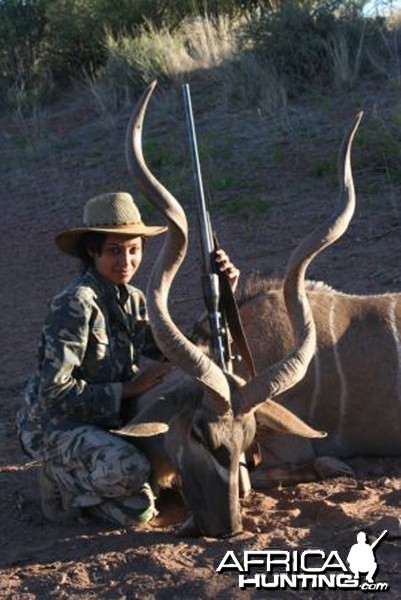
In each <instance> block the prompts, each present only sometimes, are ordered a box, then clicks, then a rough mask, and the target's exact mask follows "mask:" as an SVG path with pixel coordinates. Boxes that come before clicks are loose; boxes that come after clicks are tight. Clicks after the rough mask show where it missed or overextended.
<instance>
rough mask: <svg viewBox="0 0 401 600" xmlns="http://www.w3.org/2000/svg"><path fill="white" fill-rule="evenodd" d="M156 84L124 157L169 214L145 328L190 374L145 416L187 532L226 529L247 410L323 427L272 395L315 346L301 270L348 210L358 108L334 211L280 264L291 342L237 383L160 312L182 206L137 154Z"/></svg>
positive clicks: (180, 235) (182, 234)
mask: <svg viewBox="0 0 401 600" xmlns="http://www.w3.org/2000/svg"><path fill="white" fill-rule="evenodd" d="M155 85H156V83H155V82H154V83H152V84H151V85H150V86H149V87H148V88H147V90H146V91H145V92H144V94H143V95H142V97H141V98H140V100H139V102H138V104H137V106H136V108H135V109H134V112H133V114H132V116H131V119H130V122H129V125H128V128H127V136H126V156H127V163H128V168H129V171H130V173H131V174H132V176H133V178H134V180H135V182H136V184H137V185H138V187H139V188H140V189H141V191H142V192H143V193H144V195H145V196H146V197H147V198H148V199H149V200H150V202H152V204H153V205H154V206H155V207H156V208H157V209H158V210H159V211H160V212H161V213H162V214H163V215H164V217H165V218H166V220H167V222H168V232H167V234H166V238H165V242H164V246H163V248H162V250H161V252H160V254H159V256H158V258H157V261H156V263H155V265H154V267H153V269H152V273H151V275H150V278H149V282H148V286H147V294H146V298H147V305H148V313H149V319H150V323H151V327H152V331H153V334H154V337H155V339H156V341H157V343H158V345H159V348H160V350H161V351H162V352H163V354H164V355H165V356H166V358H168V360H169V361H171V362H172V363H174V364H175V365H177V366H178V367H179V368H180V369H182V371H184V372H185V374H187V375H189V376H190V378H192V381H193V380H195V381H194V384H193V385H192V388H191V387H189V388H188V390H187V392H185V394H186V397H185V398H184V399H183V398H182V394H181V400H179V401H178V400H177V402H176V403H174V401H172V400H171V398H170V399H169V398H166V400H165V403H164V404H163V402H160V403H159V404H156V405H155V406H158V407H159V411H160V413H159V414H158V415H153V417H156V418H154V419H153V420H158V421H164V422H165V423H166V427H165V429H167V428H168V431H165V433H162V435H161V436H159V437H158V438H157V439H158V441H157V443H158V444H162V445H163V448H164V450H165V451H167V452H168V454H169V460H170V462H171V464H172V465H173V467H174V469H176V471H177V473H178V475H179V478H180V481H181V483H182V489H183V493H184V495H185V498H186V500H187V502H188V505H189V509H190V511H191V514H192V526H193V529H194V532H196V533H198V534H202V535H207V536H212V537H218V536H223V535H233V534H235V533H237V532H239V531H240V530H241V514H240V508H239V483H238V481H239V476H238V473H239V461H240V456H241V453H242V452H243V451H244V450H245V449H246V448H247V447H248V446H249V445H250V444H251V442H252V440H253V437H254V434H255V416H254V415H255V411H256V410H258V411H263V414H264V421H265V422H268V423H269V424H270V426H271V428H272V429H275V430H278V431H281V432H289V433H296V434H299V435H303V436H307V437H322V436H323V435H325V434H323V433H321V432H318V431H315V430H313V429H311V428H310V427H309V426H308V425H306V424H305V423H303V422H302V421H301V420H300V419H298V418H297V417H296V416H295V415H294V414H292V413H291V412H290V411H288V410H287V409H285V408H284V407H282V406H280V405H279V404H278V403H277V402H274V400H273V399H274V398H276V397H277V396H279V395H280V394H282V393H283V392H285V391H286V390H288V389H290V388H291V387H292V386H294V385H295V384H296V383H298V382H299V381H300V380H301V379H302V378H303V377H304V375H305V373H306V370H307V368H308V365H309V363H310V361H311V359H312V357H313V355H314V352H315V346H316V333H315V326H314V321H313V317H312V313H311V310H310V306H309V303H308V300H307V297H306V293H305V286H304V279H305V272H306V269H307V267H308V265H309V263H310V262H311V260H312V259H313V258H314V256H316V255H317V254H318V253H319V252H320V251H321V250H323V248H325V247H326V246H328V245H330V244H332V243H333V242H334V241H335V240H336V239H338V238H339V237H340V236H341V235H342V234H343V233H344V231H345V230H346V229H347V227H348V224H349V222H350V219H351V217H352V214H353V211H354V206H355V197H354V188H353V181H352V173H351V163H350V148H351V143H352V139H353V136H354V134H355V131H356V129H357V126H358V124H359V120H360V118H361V115H360V114H359V115H358V116H357V118H356V120H355V122H354V124H353V126H352V127H351V129H350V131H349V132H348V134H347V136H346V137H345V140H344V142H343V145H342V147H341V150H340V156H339V172H340V182H341V187H342V192H341V203H340V207H339V210H338V212H337V213H336V214H335V215H333V216H332V217H331V218H330V219H329V220H328V221H327V222H326V223H325V224H324V225H322V226H321V227H319V228H318V229H317V230H315V231H314V232H312V233H311V234H309V235H308V236H307V237H306V238H305V239H304V240H303V241H302V243H301V244H300V245H299V246H298V247H297V249H296V250H295V251H294V252H293V254H292V256H291V258H290V261H289V264H288V268H287V274H286V278H285V283H284V297H285V302H286V307H287V310H288V314H289V318H290V321H291V324H292V327H293V330H294V334H295V340H296V342H295V347H294V349H293V350H292V351H291V352H290V353H289V354H288V355H287V356H285V357H283V359H282V360H281V361H280V362H279V363H277V364H275V365H273V366H270V367H269V368H267V369H266V370H265V371H263V372H261V373H260V374H258V375H257V376H256V377H255V378H254V379H253V380H251V381H249V382H245V381H244V380H242V379H240V378H238V377H236V376H235V375H230V374H227V373H225V372H223V371H222V369H221V368H220V367H219V366H218V365H217V364H216V363H215V362H214V361H213V360H212V359H211V358H210V357H209V356H207V355H206V354H205V353H203V352H202V351H201V350H200V349H199V348H198V347H196V346H195V345H194V344H193V343H191V342H190V341H189V340H188V339H187V338H186V337H185V336H184V335H183V334H182V333H181V331H180V330H179V329H178V327H177V326H176V325H175V323H174V322H173V320H172V318H171V316H170V314H169V310H168V295H169V291H170V287H171V284H172V282H173V279H174V277H175V275H176V273H177V271H178V269H179V268H180V265H181V263H182V261H183V259H184V257H185V255H186V251H187V243H188V227H187V220H186V216H185V213H184V211H183V209H182V207H181V205H180V204H179V202H178V201H177V200H176V199H175V198H174V197H173V195H172V194H171V193H170V192H169V191H168V190H167V189H166V188H165V187H164V186H163V185H162V184H161V183H160V182H159V181H158V180H157V179H156V177H155V176H154V175H153V174H152V173H151V172H150V170H149V168H148V167H147V165H146V162H145V159H144V157H143V152H142V127H143V121H144V116H145V112H146V109H147V106H148V103H149V100H150V97H151V95H152V92H153V90H154V88H155ZM195 382H197V383H195ZM183 390H184V391H185V389H184V388H183ZM185 394H184V395H185ZM150 420H151V419H150ZM137 426H138V427H139V432H140V428H141V425H140V424H139V425H138V423H137ZM133 429H135V426H134V427H133V428H132V427H131V433H132V431H133ZM160 431H163V427H162V428H159V429H158V428H157V427H156V428H155V433H160ZM127 433H128V431H127ZM134 435H141V434H140V433H136V434H135V433H134ZM147 435H149V431H147ZM155 443H156V438H155Z"/></svg>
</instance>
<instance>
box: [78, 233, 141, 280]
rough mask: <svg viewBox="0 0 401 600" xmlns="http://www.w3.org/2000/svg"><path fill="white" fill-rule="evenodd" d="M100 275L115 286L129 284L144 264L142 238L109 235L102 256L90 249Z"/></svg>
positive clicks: (89, 251)
mask: <svg viewBox="0 0 401 600" xmlns="http://www.w3.org/2000/svg"><path fill="white" fill-rule="evenodd" d="M88 253H89V254H90V256H91V257H92V259H93V263H94V265H95V267H96V269H97V270H98V271H99V273H100V274H101V275H102V276H103V277H104V278H105V279H107V280H108V281H110V282H111V283H113V284H114V285H121V284H123V283H129V282H130V281H131V279H132V277H133V276H134V275H135V273H136V272H137V270H138V269H139V266H140V264H141V262H142V238H141V237H131V236H130V235H112V234H110V235H107V236H106V239H105V241H104V244H103V248H102V251H101V254H96V252H94V251H93V250H91V249H90V248H88Z"/></svg>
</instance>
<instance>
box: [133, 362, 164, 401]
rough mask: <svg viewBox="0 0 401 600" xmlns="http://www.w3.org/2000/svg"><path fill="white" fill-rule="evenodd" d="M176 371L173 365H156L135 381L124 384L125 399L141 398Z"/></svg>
mask: <svg viewBox="0 0 401 600" xmlns="http://www.w3.org/2000/svg"><path fill="white" fill-rule="evenodd" d="M173 369H174V365H172V364H171V363H155V364H152V365H150V366H149V367H147V369H145V370H144V371H142V372H141V373H140V374H139V375H138V376H137V377H136V378H135V379H134V381H126V382H124V383H123V395H122V397H123V398H134V397H135V396H140V395H141V394H143V393H144V392H146V391H147V390H150V389H152V388H153V387H155V386H156V385H158V384H159V383H161V382H162V381H163V379H164V377H165V376H166V375H167V374H168V373H170V372H171V371H172V370H173Z"/></svg>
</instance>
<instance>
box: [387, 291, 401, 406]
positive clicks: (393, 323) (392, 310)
mask: <svg viewBox="0 0 401 600" xmlns="http://www.w3.org/2000/svg"><path fill="white" fill-rule="evenodd" d="M389 318H390V327H391V332H392V334H393V337H394V342H395V347H396V351H397V399H398V402H401V344H400V336H399V334H398V327H397V297H394V296H393V297H392V298H391V301H390V307H389Z"/></svg>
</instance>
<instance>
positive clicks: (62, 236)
mask: <svg viewBox="0 0 401 600" xmlns="http://www.w3.org/2000/svg"><path fill="white" fill-rule="evenodd" d="M166 229H167V227H163V226H148V225H145V224H144V222H143V221H142V219H141V215H140V212H139V210H138V208H137V206H136V204H135V202H134V200H133V198H132V196H131V195H130V194H128V193H126V192H116V193H112V194H102V195H100V196H95V197H94V198H91V199H90V200H88V202H87V203H86V204H85V208H84V216H83V227H77V228H74V229H68V230H67V231H62V232H61V233H59V234H58V235H57V236H56V244H57V246H58V247H59V248H60V250H62V251H63V252H65V253H66V254H70V255H72V256H77V245H78V241H79V240H80V238H81V237H82V236H83V234H84V233H87V232H89V231H98V232H100V233H110V234H118V233H121V234H125V235H130V234H131V235H132V236H146V237H151V236H154V235H159V234H160V233H163V232H164V231H166Z"/></svg>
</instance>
